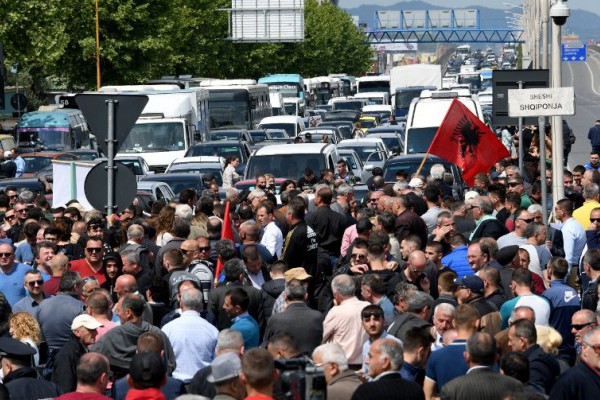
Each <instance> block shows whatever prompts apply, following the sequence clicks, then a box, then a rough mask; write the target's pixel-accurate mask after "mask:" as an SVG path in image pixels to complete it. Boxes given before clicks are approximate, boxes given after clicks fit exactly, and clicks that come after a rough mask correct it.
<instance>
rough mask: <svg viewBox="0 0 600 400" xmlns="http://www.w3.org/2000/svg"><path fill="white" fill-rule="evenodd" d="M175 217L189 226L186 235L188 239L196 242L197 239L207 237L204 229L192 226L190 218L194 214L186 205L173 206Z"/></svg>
mask: <svg viewBox="0 0 600 400" xmlns="http://www.w3.org/2000/svg"><path fill="white" fill-rule="evenodd" d="M175 216H176V217H179V218H181V219H183V220H185V221H187V222H188V223H189V224H190V234H189V235H188V237H187V238H188V239H192V240H196V239H198V238H199V237H208V232H206V230H205V229H203V228H201V227H199V226H197V225H192V217H193V216H194V212H193V210H192V207H190V206H189V205H188V204H177V205H176V206H175Z"/></svg>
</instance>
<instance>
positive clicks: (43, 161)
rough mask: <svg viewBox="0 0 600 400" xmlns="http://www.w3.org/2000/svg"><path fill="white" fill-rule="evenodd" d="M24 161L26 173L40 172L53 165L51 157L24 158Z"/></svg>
mask: <svg viewBox="0 0 600 400" xmlns="http://www.w3.org/2000/svg"><path fill="white" fill-rule="evenodd" d="M23 160H24V161H25V171H24V172H38V171H39V170H41V169H43V168H46V167H47V166H48V165H50V164H51V163H52V158H50V157H23Z"/></svg>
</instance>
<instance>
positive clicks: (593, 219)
mask: <svg viewBox="0 0 600 400" xmlns="http://www.w3.org/2000/svg"><path fill="white" fill-rule="evenodd" d="M590 221H592V222H600V218H590Z"/></svg>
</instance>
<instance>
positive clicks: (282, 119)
mask: <svg viewBox="0 0 600 400" xmlns="http://www.w3.org/2000/svg"><path fill="white" fill-rule="evenodd" d="M299 121H302V118H300V117H298V116H296V115H276V116H274V117H265V118H263V119H262V120H261V121H260V124H259V125H262V124H280V123H285V124H295V123H297V122H299Z"/></svg>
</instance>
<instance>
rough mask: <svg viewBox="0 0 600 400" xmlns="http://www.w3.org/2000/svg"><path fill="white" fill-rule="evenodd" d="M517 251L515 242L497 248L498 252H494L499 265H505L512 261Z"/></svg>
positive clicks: (517, 247)
mask: <svg viewBox="0 0 600 400" xmlns="http://www.w3.org/2000/svg"><path fill="white" fill-rule="evenodd" d="M518 251H519V246H517V245H516V244H514V245H511V246H506V247H503V248H501V249H500V250H498V253H497V254H496V261H498V263H499V264H500V265H502V266H506V265H508V264H510V263H511V262H512V260H513V259H514V258H515V256H516V255H517V252H518Z"/></svg>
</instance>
